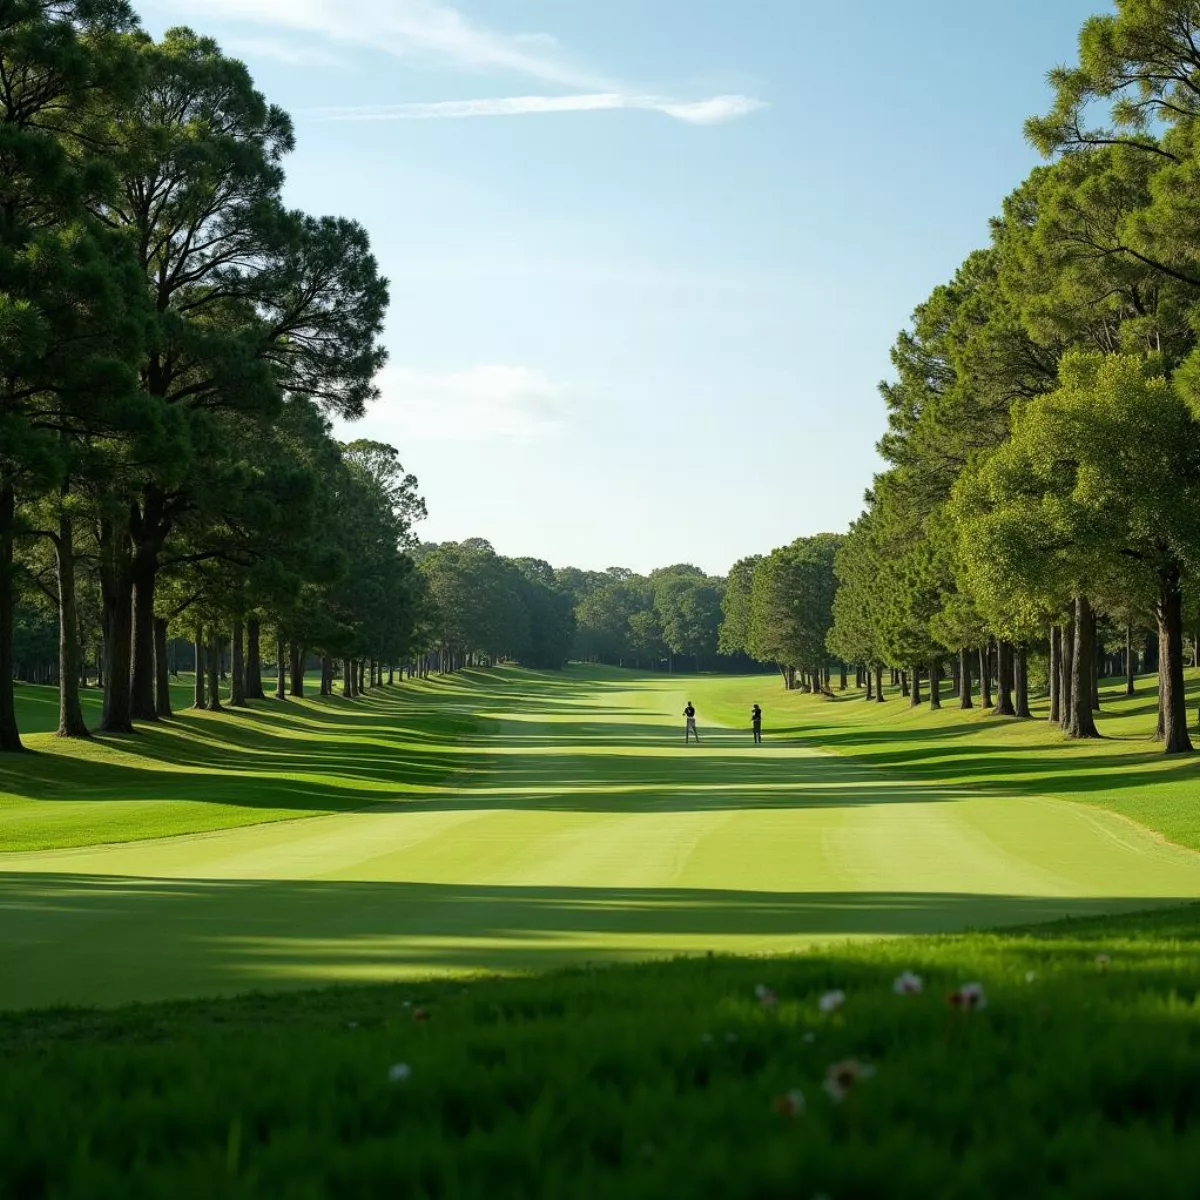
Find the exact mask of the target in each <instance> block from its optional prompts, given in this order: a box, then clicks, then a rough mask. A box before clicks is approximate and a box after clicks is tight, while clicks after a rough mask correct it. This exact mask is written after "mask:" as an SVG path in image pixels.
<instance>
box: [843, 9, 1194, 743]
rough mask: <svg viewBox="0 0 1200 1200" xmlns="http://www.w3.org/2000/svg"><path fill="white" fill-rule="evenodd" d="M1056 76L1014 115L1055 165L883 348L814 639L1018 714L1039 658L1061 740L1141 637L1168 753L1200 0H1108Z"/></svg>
mask: <svg viewBox="0 0 1200 1200" xmlns="http://www.w3.org/2000/svg"><path fill="white" fill-rule="evenodd" d="M1050 80H1051V83H1052V85H1053V92H1054V101H1053V105H1052V107H1051V109H1050V111H1049V112H1048V113H1047V114H1045V115H1043V116H1039V117H1035V118H1033V119H1031V120H1030V121H1029V122H1028V123H1027V126H1026V132H1027V135H1028V137H1029V138H1030V140H1031V141H1032V142H1033V143H1034V145H1035V146H1037V148H1038V149H1039V150H1041V151H1042V153H1043V154H1044V156H1045V157H1046V160H1047V161H1046V163H1045V164H1044V165H1042V166H1039V167H1037V168H1036V169H1035V170H1034V171H1033V172H1032V173H1031V174H1030V175H1029V177H1028V178H1027V179H1025V180H1024V181H1023V182H1022V183H1021V184H1020V185H1019V186H1018V187H1017V188H1016V189H1015V190H1014V191H1013V192H1012V193H1011V195H1009V196H1008V197H1007V198H1006V199H1005V200H1004V202H1003V206H1002V209H1001V212H1000V215H999V216H998V217H996V218H995V220H994V221H993V222H992V225H991V237H990V241H989V243H988V244H987V245H986V246H984V247H982V248H981V249H979V250H977V251H976V252H974V253H972V254H971V255H970V256H969V257H968V258H967V259H966V261H965V262H964V263H963V264H962V265H961V266H960V267H959V269H958V270H957V271H956V272H955V274H954V276H953V278H951V279H950V280H948V281H947V282H946V283H944V284H943V285H941V286H939V287H937V288H936V289H935V290H934V291H933V293H932V294H931V295H930V296H929V297H928V299H926V300H925V301H924V302H922V303H921V304H920V305H919V306H918V307H917V309H916V311H915V313H914V315H913V319H912V323H911V326H910V327H909V328H907V329H906V330H905V331H904V332H903V333H901V335H900V336H899V338H898V339H897V341H896V343H895V346H894V348H893V350H892V361H893V364H894V367H895V377H894V379H893V380H892V381H890V382H888V383H886V384H884V385H883V386H882V393H883V398H884V400H885V402H886V404H887V412H888V428H887V432H886V434H885V436H884V438H883V440H882V442H881V444H880V450H881V452H882V454H883V457H884V458H885V460H886V463H887V467H886V469H885V470H884V471H883V472H882V473H881V474H879V475H878V476H877V477H876V478H875V480H874V484H873V486H872V488H871V490H870V491H869V493H868V495H867V508H866V510H865V511H864V513H863V514H862V516H861V517H860V518H859V519H858V520H857V521H856V522H855V523H854V525H853V527H852V528H851V530H850V532H849V534H848V536H847V537H846V539H845V542H844V544H843V545H842V546H841V548H840V549H839V551H838V552H837V559H836V572H837V577H838V583H839V587H838V591H837V596H836V599H835V600H834V605H833V610H834V623H833V627H832V630H831V633H830V639H829V645H830V647H831V649H832V650H833V651H834V652H835V653H837V654H839V655H841V656H843V657H845V658H847V659H849V660H850V661H852V662H856V663H861V664H864V665H868V666H870V667H871V669H872V670H873V671H874V672H876V673H878V672H879V671H880V670H881V669H882V668H884V667H899V668H902V669H904V670H905V672H906V674H907V676H908V678H909V679H910V680H911V682H912V687H911V692H910V695H911V699H912V702H913V703H918V702H920V699H921V697H920V690H919V684H920V680H921V676H922V674H924V675H925V676H926V677H927V678H928V679H929V680H930V686H931V691H932V699H933V702H934V703H938V702H939V701H940V683H941V678H942V674H943V671H944V669H945V667H946V664H947V662H949V663H950V664H951V670H952V672H953V674H954V676H955V678H956V685H957V690H958V692H959V702H960V704H961V705H962V706H963V707H969V706H971V704H972V703H973V699H972V683H973V681H974V683H975V686H976V687H977V688H978V689H979V691H980V692H981V694H980V695H979V699H980V700H981V701H982V703H984V704H987V705H992V704H994V707H995V711H996V712H998V713H1001V714H1004V715H1009V716H1013V715H1015V716H1027V715H1028V713H1029V705H1028V696H1029V691H1030V687H1031V676H1032V675H1036V676H1037V683H1038V684H1039V685H1042V686H1044V689H1045V691H1047V692H1048V694H1049V698H1050V720H1051V721H1053V722H1056V723H1058V724H1061V726H1062V727H1063V728H1064V729H1065V730H1066V732H1067V733H1068V734H1069V735H1070V736H1072V737H1076V738H1090V737H1095V736H1097V729H1096V724H1095V718H1094V712H1095V709H1096V707H1097V705H1098V694H1097V675H1098V672H1099V671H1100V670H1101V669H1103V664H1104V661H1105V655H1106V654H1107V655H1109V656H1110V658H1111V656H1112V654H1113V651H1114V650H1115V651H1116V652H1121V651H1122V650H1123V651H1124V655H1125V659H1126V669H1127V671H1128V672H1129V674H1130V676H1131V677H1132V673H1133V670H1134V667H1135V659H1136V658H1137V657H1138V656H1139V655H1140V657H1141V660H1142V664H1143V665H1150V666H1153V667H1154V668H1156V669H1157V671H1158V678H1159V689H1158V696H1159V715H1158V736H1159V738H1160V739H1161V741H1162V743H1163V748H1164V750H1165V751H1166V752H1167V753H1179V752H1184V751H1188V750H1190V749H1191V748H1192V747H1191V741H1190V738H1189V735H1188V723H1187V714H1186V711H1185V704H1184V666H1185V662H1184V659H1185V633H1186V631H1187V629H1186V627H1187V626H1188V625H1189V624H1190V623H1191V622H1194V621H1195V619H1196V597H1197V592H1198V589H1197V586H1196V585H1197V578H1198V575H1197V572H1198V570H1200V422H1198V413H1200V349H1198V346H1197V332H1198V330H1200V205H1198V204H1197V199H1198V198H1200V191H1198V188H1197V179H1200V7H1198V6H1197V5H1196V4H1195V3H1194V2H1193V0H1153V2H1150V0H1117V2H1116V4H1115V12H1114V13H1112V14H1110V15H1105V16H1096V17H1093V18H1091V19H1090V20H1088V21H1087V22H1086V23H1085V25H1084V26H1083V29H1082V32H1081V35H1080V39H1079V54H1078V60H1077V61H1076V62H1075V63H1074V64H1072V65H1068V66H1062V67H1059V68H1057V69H1055V70H1054V71H1053V72H1052V73H1051V75H1050ZM1147 635H1148V636H1149V639H1150V642H1151V644H1150V645H1148V646H1146V645H1144V643H1145V642H1146V639H1147ZM993 677H994V680H995V696H994V698H993V696H992V695H991V694H990V685H991V681H992V678H993ZM1130 686H1131V687H1132V679H1131V683H1130ZM876 696H877V697H878V698H882V696H881V695H880V694H879V693H878V691H876Z"/></svg>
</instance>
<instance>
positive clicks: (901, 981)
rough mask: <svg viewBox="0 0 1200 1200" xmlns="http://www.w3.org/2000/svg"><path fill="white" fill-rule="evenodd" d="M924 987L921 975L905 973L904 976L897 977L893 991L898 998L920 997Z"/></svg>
mask: <svg viewBox="0 0 1200 1200" xmlns="http://www.w3.org/2000/svg"><path fill="white" fill-rule="evenodd" d="M924 986H925V985H924V984H923V983H922V982H921V977H920V975H914V974H913V973H912V972H911V971H905V972H903V974H900V975H897V976H896V982H895V983H893V984H892V991H893V992H895V993H896V995H897V996H919V995H920V994H921V991H922V989H923V988H924Z"/></svg>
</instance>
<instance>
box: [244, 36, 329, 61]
mask: <svg viewBox="0 0 1200 1200" xmlns="http://www.w3.org/2000/svg"><path fill="white" fill-rule="evenodd" d="M225 49H226V50H228V51H229V52H230V53H231V54H236V55H238V56H239V57H240V58H249V59H261V58H269V59H273V60H274V61H276V62H281V63H287V64H288V66H291V67H345V66H346V65H347V63H346V60H345V59H344V58H339V57H338V56H337V55H336V54H330V53H329V51H328V50H322V49H321V48H320V47H317V46H306V45H304V44H303V43H300V42H294V41H288V40H285V39H283V38H275V37H237V38H230V39H229V40H228V41H227V42H226V43H225Z"/></svg>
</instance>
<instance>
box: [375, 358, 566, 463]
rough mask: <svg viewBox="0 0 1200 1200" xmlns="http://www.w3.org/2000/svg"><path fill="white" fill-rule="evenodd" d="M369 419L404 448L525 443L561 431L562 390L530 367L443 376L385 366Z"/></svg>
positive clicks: (493, 368) (481, 368)
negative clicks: (487, 441)
mask: <svg viewBox="0 0 1200 1200" xmlns="http://www.w3.org/2000/svg"><path fill="white" fill-rule="evenodd" d="M378 383H379V388H380V391H381V393H382V397H381V400H380V402H379V404H378V405H376V406H375V407H374V408H373V409H372V413H371V416H372V419H373V420H375V421H382V422H385V423H386V424H387V426H388V432H389V434H390V435H391V436H394V437H396V438H397V440H399V441H400V442H401V444H404V443H405V442H411V441H430V440H443V439H446V438H454V439H456V440H468V441H470V440H480V439H497V438H507V439H510V440H515V441H529V440H532V439H535V438H542V437H546V436H548V435H551V434H553V433H555V432H556V431H557V430H559V429H560V428H561V427H562V425H563V421H564V417H563V412H562V408H561V403H560V402H561V399H562V389H561V388H559V387H558V386H557V385H556V384H554V383H553V382H552V381H551V380H549V379H547V378H546V376H545V375H543V374H542V373H541V372H539V371H535V370H533V369H531V368H529V367H517V366H504V365H499V364H492V365H485V366H478V367H471V368H470V369H468V370H465V371H450V372H445V373H436V372H427V371H413V370H409V369H408V368H405V367H388V368H386V369H385V370H384V371H383V372H382V374H381V375H380V376H379V380H378Z"/></svg>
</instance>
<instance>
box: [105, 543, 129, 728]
mask: <svg viewBox="0 0 1200 1200" xmlns="http://www.w3.org/2000/svg"><path fill="white" fill-rule="evenodd" d="M100 593H101V599H102V601H103V617H102V620H103V625H104V699H103V701H102V703H101V707H100V732H101V733H132V732H133V713H132V710H131V707H130V694H129V682H130V680H129V663H130V657H131V654H132V649H131V645H132V641H133V579H132V576H131V573H130V555H129V541H128V538H127V537H126V535H125V532H124V530H121V529H118V528H117V527H116V526H114V525H113V524H112V522H111V521H104V522H101V527H100Z"/></svg>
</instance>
